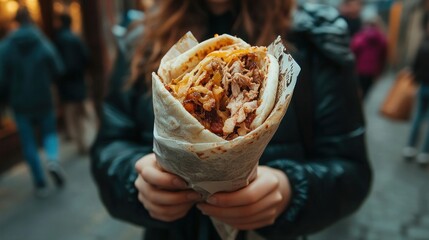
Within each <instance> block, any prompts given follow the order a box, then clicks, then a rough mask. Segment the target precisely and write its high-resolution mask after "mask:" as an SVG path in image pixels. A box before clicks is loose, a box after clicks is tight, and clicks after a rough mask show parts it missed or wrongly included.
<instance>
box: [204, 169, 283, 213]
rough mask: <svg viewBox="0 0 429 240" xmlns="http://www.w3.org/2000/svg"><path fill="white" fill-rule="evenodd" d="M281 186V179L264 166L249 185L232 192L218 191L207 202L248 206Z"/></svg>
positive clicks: (217, 204) (224, 205)
mask: <svg viewBox="0 0 429 240" xmlns="http://www.w3.org/2000/svg"><path fill="white" fill-rule="evenodd" d="M278 186H279V179H278V178H277V177H276V176H274V175H273V174H271V173H268V172H267V170H266V169H265V168H263V167H259V168H258V177H257V178H256V179H255V180H254V181H253V182H252V183H251V184H249V185H248V186H247V187H245V188H243V189H241V190H238V191H236V192H232V193H217V194H214V195H212V196H211V197H210V198H209V199H207V202H208V203H210V204H212V205H215V206H219V207H238V206H246V205H250V204H253V203H256V202H258V201H259V200H261V199H262V198H264V197H265V196H266V195H267V194H269V193H270V192H272V191H273V190H275V189H276V188H277V187H278Z"/></svg>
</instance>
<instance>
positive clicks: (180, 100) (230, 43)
mask: <svg viewBox="0 0 429 240" xmlns="http://www.w3.org/2000/svg"><path fill="white" fill-rule="evenodd" d="M299 70H300V68H299V66H298V65H297V64H296V62H295V61H294V60H293V58H292V57H291V55H290V54H288V53H287V51H286V49H285V47H284V45H283V44H282V41H281V39H280V38H278V39H277V40H276V41H275V42H273V43H272V44H271V45H270V46H269V47H268V48H266V47H255V46H250V45H249V44H247V43H246V42H244V41H243V40H241V39H239V38H236V37H233V36H230V35H226V34H224V35H220V36H215V37H213V38H211V39H208V40H206V41H204V42H201V43H198V42H197V41H196V40H195V38H194V37H193V35H192V34H191V33H188V34H186V35H185V36H184V37H183V38H182V39H181V40H179V42H177V43H176V44H175V45H174V46H173V47H172V48H171V49H170V50H169V51H168V52H167V54H166V55H165V56H164V57H163V59H162V60H161V63H160V67H159V69H158V71H157V73H153V74H152V78H153V79H152V94H153V107H154V113H155V126H154V153H155V154H156V156H157V161H158V163H159V164H160V166H161V167H163V168H164V169H165V170H167V171H169V172H172V173H174V174H177V175H179V176H180V177H182V178H183V179H184V180H186V181H187V182H188V184H189V186H190V187H191V188H193V189H194V190H196V191H198V192H200V193H202V194H203V195H204V197H208V196H209V195H210V194H213V193H216V192H219V191H235V190H237V189H239V188H242V187H244V186H246V185H248V184H249V183H250V181H251V180H252V179H253V178H254V177H255V176H256V169H257V165H258V161H259V158H260V157H261V155H262V153H263V152H264V149H265V147H266V146H267V144H268V143H269V141H270V140H271V138H272V136H273V135H274V133H275V131H276V130H277V128H278V126H279V124H280V122H281V120H282V118H283V116H284V115H285V113H286V110H287V108H288V105H289V102H290V100H291V97H292V93H293V89H294V87H295V84H296V79H297V76H298V73H299ZM215 225H216V227H217V229H218V232H219V233H220V235H221V237H222V238H223V239H230V238H231V237H232V236H235V234H236V231H233V230H232V229H228V228H227V227H225V226H223V225H222V224H215Z"/></svg>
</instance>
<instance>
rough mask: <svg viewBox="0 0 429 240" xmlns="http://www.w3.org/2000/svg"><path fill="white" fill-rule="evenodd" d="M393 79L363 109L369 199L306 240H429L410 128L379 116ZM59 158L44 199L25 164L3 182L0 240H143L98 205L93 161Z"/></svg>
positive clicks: (428, 204)
mask: <svg viewBox="0 0 429 240" xmlns="http://www.w3.org/2000/svg"><path fill="white" fill-rule="evenodd" d="M393 79H394V75H393V74H386V75H385V76H384V77H383V78H382V79H381V80H380V81H379V82H377V83H376V84H375V86H374V88H373V90H372V92H371V93H370V95H369V96H368V99H367V101H366V103H365V113H366V118H367V144H368V152H369V156H370V159H371V163H372V166H373V169H374V184H373V187H372V191H371V195H370V196H369V198H368V200H367V201H366V202H365V203H364V205H363V206H362V208H361V209H360V210H359V211H358V212H357V213H356V214H355V215H353V216H351V217H349V218H347V219H345V220H343V221H341V222H339V223H338V224H336V225H334V226H333V227H331V228H329V229H327V230H325V231H323V232H321V233H319V234H316V235H313V236H309V237H308V239H309V240H336V239H338V240H429V171H428V170H427V169H423V168H421V167H419V166H418V165H416V164H415V163H412V162H411V163H410V162H404V161H403V159H402V158H401V150H402V147H403V146H404V145H405V142H406V139H407V137H408V132H409V127H410V126H409V123H407V122H405V123H404V122H392V121H390V120H387V119H385V118H383V117H381V116H380V115H379V114H378V109H379V106H380V104H381V102H382V101H383V99H384V97H385V95H386V93H387V91H388V90H389V88H390V86H391V84H392V82H393ZM61 152H62V153H61V154H62V162H63V164H64V167H65V169H66V172H67V175H68V180H69V181H68V183H67V186H66V188H65V189H64V190H62V191H56V190H53V192H52V194H51V196H50V197H49V198H47V199H43V200H42V199H36V198H34V197H33V192H32V188H31V184H30V183H31V181H30V176H29V175H28V173H27V169H26V167H25V165H24V164H19V165H17V166H16V167H14V168H13V169H11V170H10V171H8V172H7V173H5V174H3V175H0V199H1V200H0V239H2V240H21V239H31V240H50V239H63V240H119V239H121V240H135V239H141V234H142V232H141V229H140V228H137V227H134V226H131V225H128V224H126V223H122V222H119V221H116V220H114V219H112V218H111V217H110V216H109V215H108V213H107V212H106V211H105V209H104V208H103V206H102V205H101V202H100V200H99V198H98V196H97V192H96V188H95V185H94V183H93V181H92V179H91V176H90V173H89V159H88V157H87V156H78V155H76V154H75V152H76V149H75V148H74V146H71V145H70V144H63V145H62V149H61Z"/></svg>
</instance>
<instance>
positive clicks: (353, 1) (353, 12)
mask: <svg viewBox="0 0 429 240" xmlns="http://www.w3.org/2000/svg"><path fill="white" fill-rule="evenodd" d="M361 10H362V0H343V1H342V2H341V4H340V6H339V11H340V14H341V17H342V18H343V19H344V20H345V21H346V22H347V26H348V32H349V35H350V37H353V36H354V35H355V34H356V33H358V32H359V31H360V30H361V28H362V19H361V17H360V14H361Z"/></svg>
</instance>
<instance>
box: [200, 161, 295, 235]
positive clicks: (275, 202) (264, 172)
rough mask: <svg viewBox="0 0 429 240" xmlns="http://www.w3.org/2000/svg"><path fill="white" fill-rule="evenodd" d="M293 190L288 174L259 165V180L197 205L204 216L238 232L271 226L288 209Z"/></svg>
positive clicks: (257, 178)
mask: <svg viewBox="0 0 429 240" xmlns="http://www.w3.org/2000/svg"><path fill="white" fill-rule="evenodd" d="M290 197H291V187H290V184H289V180H288V178H287V177H286V175H285V174H284V173H283V172H282V171H280V170H277V169H274V168H270V167H265V166H259V167H258V175H257V177H256V179H255V180H254V181H253V182H252V183H250V184H249V185H248V186H247V187H245V188H243V189H240V190H238V191H236V192H230V193H216V194H213V195H212V196H211V197H210V198H209V199H208V200H207V202H208V203H201V204H198V205H197V207H198V208H199V209H200V210H201V211H202V212H203V214H206V215H209V216H210V217H214V218H216V219H217V220H219V221H221V222H224V223H227V224H229V225H231V226H233V227H234V228H237V229H239V230H254V229H257V228H261V227H265V226H268V225H271V224H273V223H274V222H275V220H276V218H277V217H278V216H279V215H280V214H281V213H282V212H283V211H284V210H285V209H286V207H287V205H288V203H289V200H290Z"/></svg>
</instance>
